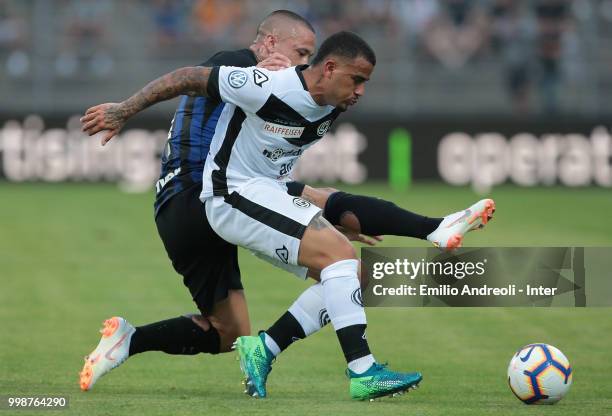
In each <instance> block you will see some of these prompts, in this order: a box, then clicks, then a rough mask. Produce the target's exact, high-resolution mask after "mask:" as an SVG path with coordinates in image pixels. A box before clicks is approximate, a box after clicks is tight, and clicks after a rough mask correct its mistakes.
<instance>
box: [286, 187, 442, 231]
mask: <svg viewBox="0 0 612 416" xmlns="http://www.w3.org/2000/svg"><path fill="white" fill-rule="evenodd" d="M287 188H288V192H289V194H290V195H294V194H297V193H298V192H299V194H297V195H298V196H300V197H301V198H304V199H306V200H308V201H310V202H312V203H313V204H315V205H316V206H318V207H320V208H322V209H323V210H324V211H323V212H324V216H325V219H326V220H328V221H329V222H330V223H332V224H333V225H340V226H343V227H346V228H348V229H350V230H352V231H354V232H356V233H360V234H366V235H398V236H403V237H413V238H419V239H422V240H425V239H426V238H427V235H428V234H430V233H431V232H432V231H434V230H435V229H436V228H437V227H438V226H439V225H440V223H441V222H442V218H430V217H426V216H423V215H419V214H415V213H413V212H410V211H408V210H405V209H403V208H400V207H398V206H397V205H396V204H394V203H393V202H390V201H385V200H383V199H380V198H373V197H370V196H365V195H353V194H349V193H346V192H342V191H339V190H337V189H334V188H313V187H311V186H308V185H304V184H300V183H299V182H291V183H289V184H288V185H287Z"/></svg>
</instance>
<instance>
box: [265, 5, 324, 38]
mask: <svg viewBox="0 0 612 416" xmlns="http://www.w3.org/2000/svg"><path fill="white" fill-rule="evenodd" d="M276 16H279V17H285V18H287V19H290V20H293V21H294V22H298V23H301V24H303V25H304V26H306V27H307V28H308V30H310V31H311V32H312V33H315V28H314V27H313V26H312V24H311V23H310V22H309V21H308V20H306V19H305V18H303V17H302V16H300V15H299V14H297V13H294V12H292V11H291V10H285V9H279V10H275V11H273V12H272V13H270V14H269V15H267V16H266V18H265V19H264V20H262V21H261V23H260V24H259V26H258V27H257V33H258V34H259V33H261V27H262V25H263V24H264V23H265V21H266V20H268V19H269V18H271V17H276Z"/></svg>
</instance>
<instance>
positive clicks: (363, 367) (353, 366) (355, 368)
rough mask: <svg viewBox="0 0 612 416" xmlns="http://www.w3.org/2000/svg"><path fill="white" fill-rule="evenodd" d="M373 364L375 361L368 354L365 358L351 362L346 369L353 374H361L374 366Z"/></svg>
mask: <svg viewBox="0 0 612 416" xmlns="http://www.w3.org/2000/svg"><path fill="white" fill-rule="evenodd" d="M375 362H376V361H375V360H374V356H373V355H372V354H370V355H366V356H365V357H361V358H357V359H356V360H353V361H351V362H350V363H348V368H349V370H351V371H352V372H353V373H356V374H361V373H365V372H366V371H368V369H369V368H370V367H372V364H374V363H375Z"/></svg>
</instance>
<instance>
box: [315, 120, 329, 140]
mask: <svg viewBox="0 0 612 416" xmlns="http://www.w3.org/2000/svg"><path fill="white" fill-rule="evenodd" d="M329 126H331V120H327V121H324V122H323V123H321V124H319V127H318V128H317V134H318V135H319V136H323V135H324V134H325V133H327V130H329Z"/></svg>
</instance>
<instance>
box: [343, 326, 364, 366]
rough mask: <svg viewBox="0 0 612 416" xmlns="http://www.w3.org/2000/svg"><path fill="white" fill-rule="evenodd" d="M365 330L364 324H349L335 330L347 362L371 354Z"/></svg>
mask: <svg viewBox="0 0 612 416" xmlns="http://www.w3.org/2000/svg"><path fill="white" fill-rule="evenodd" d="M365 330H366V325H351V326H347V327H344V328H342V329H339V330H337V331H336V335H338V340H339V341H340V346H341V347H342V352H344V358H346V362H347V363H350V362H351V361H353V360H356V359H357V358H361V357H365V356H366V355H370V354H371V353H370V347H369V346H368V340H367V339H366V337H365Z"/></svg>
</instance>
